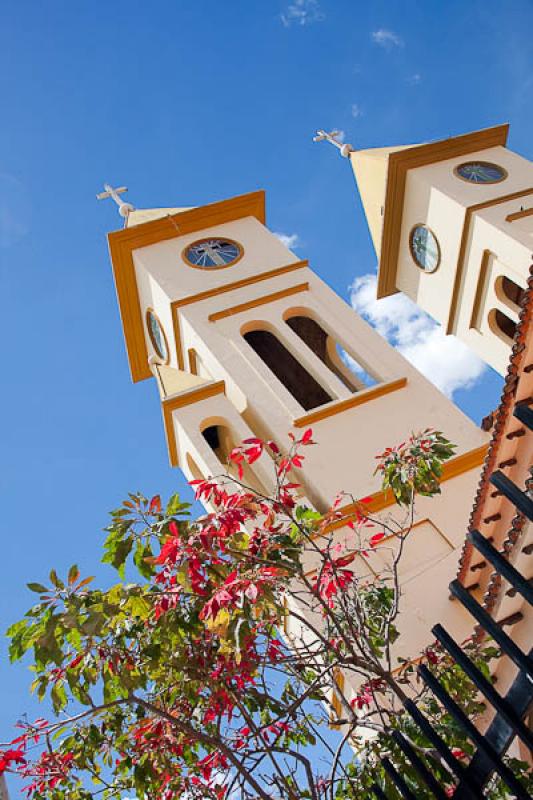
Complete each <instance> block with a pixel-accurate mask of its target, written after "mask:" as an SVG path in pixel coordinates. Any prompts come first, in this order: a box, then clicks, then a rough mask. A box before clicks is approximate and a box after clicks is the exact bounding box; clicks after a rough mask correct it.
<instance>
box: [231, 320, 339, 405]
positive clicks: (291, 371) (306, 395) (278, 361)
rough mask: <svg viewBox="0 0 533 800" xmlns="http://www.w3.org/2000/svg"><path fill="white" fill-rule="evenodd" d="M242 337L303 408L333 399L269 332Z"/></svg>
mask: <svg viewBox="0 0 533 800" xmlns="http://www.w3.org/2000/svg"><path fill="white" fill-rule="evenodd" d="M243 337H244V339H245V340H246V342H248V344H249V345H250V347H251V348H252V349H253V350H254V352H255V353H257V355H258V356H259V358H260V359H261V360H262V361H264V363H265V364H266V365H267V367H268V368H269V369H270V370H271V371H272V372H273V373H274V375H275V376H276V378H277V379H278V380H279V381H281V383H282V384H283V385H284V386H285V388H286V389H287V390H288V391H289V392H290V393H291V394H292V396H293V397H294V399H295V400H296V401H297V402H298V403H299V404H300V405H301V406H302V408H304V409H305V410H306V411H310V410H311V409H312V408H316V407H317V406H322V405H324V403H329V402H330V401H331V400H332V399H333V398H332V397H330V395H329V394H328V393H327V392H326V390H325V389H323V388H322V386H321V385H320V384H319V383H318V381H317V380H315V378H313V376H312V375H310V373H309V372H308V371H307V370H306V368H305V367H304V366H302V364H300V362H299V361H297V360H296V358H295V357H294V356H293V355H292V353H290V352H289V351H288V350H287V348H286V347H285V345H284V344H282V342H280V340H279V339H278V338H277V336H275V335H274V334H273V333H271V332H270V331H266V330H253V331H248V333H244V334H243Z"/></svg>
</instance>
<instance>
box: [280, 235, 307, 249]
mask: <svg viewBox="0 0 533 800" xmlns="http://www.w3.org/2000/svg"><path fill="white" fill-rule="evenodd" d="M274 236H277V237H278V239H279V240H280V242H281V243H282V244H284V245H285V247H288V248H289V250H293V249H294V248H295V247H299V246H300V244H301V242H300V237H299V236H298V234H297V233H274Z"/></svg>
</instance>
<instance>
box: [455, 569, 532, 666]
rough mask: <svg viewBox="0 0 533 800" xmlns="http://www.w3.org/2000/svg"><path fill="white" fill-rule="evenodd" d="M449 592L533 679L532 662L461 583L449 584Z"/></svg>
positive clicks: (456, 581)
mask: <svg viewBox="0 0 533 800" xmlns="http://www.w3.org/2000/svg"><path fill="white" fill-rule="evenodd" d="M450 591H451V593H452V594H453V595H454V596H455V597H457V599H458V600H460V601H461V603H462V604H463V605H464V607H465V608H466V609H467V610H468V611H469V612H470V613H471V614H472V616H473V617H475V619H477V621H478V622H479V624H480V625H481V626H482V627H483V628H484V629H485V630H486V632H487V633H488V634H489V635H490V636H492V638H493V639H494V641H496V642H498V644H499V645H500V647H501V648H502V649H503V651H504V652H505V654H506V655H508V656H509V658H510V659H512V660H513V661H514V663H515V664H516V666H517V667H519V668H520V669H522V670H524V672H526V673H527V674H528V675H529V676H530V677H532V678H533V660H532V659H531V658H530V657H529V656H527V655H526V654H525V653H524V652H523V651H522V650H520V648H519V647H518V646H517V645H516V644H515V643H514V642H513V640H512V639H510V638H509V636H507V634H506V633H505V631H503V630H502V629H501V628H500V626H499V625H498V623H497V622H495V621H494V620H493V619H492V617H491V616H490V615H489V614H487V612H486V611H485V609H484V608H482V607H481V606H480V605H479V603H478V602H477V600H475V599H474V598H473V597H472V596H471V595H470V594H469V593H468V592H467V590H466V589H465V588H464V586H463V585H462V584H461V583H459V581H458V580H455V581H452V582H451V583H450Z"/></svg>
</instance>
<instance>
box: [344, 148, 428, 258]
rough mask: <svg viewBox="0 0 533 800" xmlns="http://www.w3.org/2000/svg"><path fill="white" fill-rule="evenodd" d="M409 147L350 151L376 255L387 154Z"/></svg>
mask: <svg viewBox="0 0 533 800" xmlns="http://www.w3.org/2000/svg"><path fill="white" fill-rule="evenodd" d="M410 147H413V145H410V144H407V145H398V146H397V147H373V148H371V149H368V150H353V151H352V152H351V153H350V161H351V162H352V168H353V171H354V174H355V180H356V181H357V188H358V189H359V194H360V195H361V202H362V203H363V208H364V210H365V214H366V220H367V223H368V227H369V228H370V235H371V236H372V241H373V243H374V249H375V251H376V253H377V255H378V258H379V255H380V252H381V234H382V231H383V215H384V213H385V194H386V191H387V174H388V169H389V156H390V155H391V153H397V152H398V151H399V150H407V149H409V148H410Z"/></svg>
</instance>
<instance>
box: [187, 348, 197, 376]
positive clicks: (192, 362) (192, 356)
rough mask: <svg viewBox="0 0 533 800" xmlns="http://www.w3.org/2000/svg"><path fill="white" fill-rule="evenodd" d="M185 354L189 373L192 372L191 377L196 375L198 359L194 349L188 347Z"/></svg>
mask: <svg viewBox="0 0 533 800" xmlns="http://www.w3.org/2000/svg"><path fill="white" fill-rule="evenodd" d="M187 354H188V356H189V372H192V374H193V375H198V359H197V357H196V350H195V349H194V347H189V349H188V350H187Z"/></svg>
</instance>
